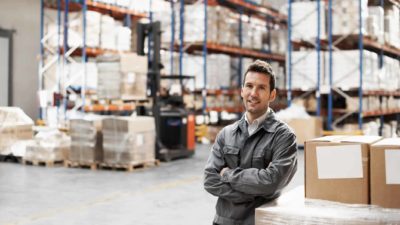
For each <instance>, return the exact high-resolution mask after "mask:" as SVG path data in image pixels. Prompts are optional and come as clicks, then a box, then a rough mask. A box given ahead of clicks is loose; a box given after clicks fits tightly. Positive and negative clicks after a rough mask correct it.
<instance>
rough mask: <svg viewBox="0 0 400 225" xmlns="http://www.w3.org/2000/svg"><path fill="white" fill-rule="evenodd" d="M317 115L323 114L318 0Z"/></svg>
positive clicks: (318, 7)
mask: <svg viewBox="0 0 400 225" xmlns="http://www.w3.org/2000/svg"><path fill="white" fill-rule="evenodd" d="M317 18H318V19H317V43H316V46H317V91H316V93H315V94H316V96H317V116H320V115H321V91H320V82H321V43H320V39H321V38H320V35H321V2H320V0H317Z"/></svg>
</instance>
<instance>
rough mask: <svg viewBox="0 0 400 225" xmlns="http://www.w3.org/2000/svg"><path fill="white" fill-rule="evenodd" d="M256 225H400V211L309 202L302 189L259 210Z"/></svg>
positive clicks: (298, 188)
mask: <svg viewBox="0 0 400 225" xmlns="http://www.w3.org/2000/svg"><path fill="white" fill-rule="evenodd" d="M255 224H256V225H264V224H346V225H353V224H354V225H359V224H400V209H387V208H381V207H378V206H374V205H361V204H343V203H338V202H331V201H324V200H315V199H305V198H304V186H300V187H297V188H295V189H293V190H291V191H290V192H287V193H284V194H282V196H281V197H279V198H278V199H276V200H275V201H273V202H270V203H268V204H265V205H263V206H261V207H259V208H257V209H256V223H255Z"/></svg>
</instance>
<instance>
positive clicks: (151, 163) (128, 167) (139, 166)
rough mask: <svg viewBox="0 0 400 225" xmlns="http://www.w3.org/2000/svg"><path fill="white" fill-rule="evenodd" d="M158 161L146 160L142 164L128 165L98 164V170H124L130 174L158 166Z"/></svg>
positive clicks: (133, 163) (132, 163)
mask: <svg viewBox="0 0 400 225" xmlns="http://www.w3.org/2000/svg"><path fill="white" fill-rule="evenodd" d="M159 165H160V160H158V159H154V160H148V161H143V162H131V163H129V164H122V163H105V162H103V163H100V164H99V168H101V169H111V170H124V171H127V172H132V171H134V170H140V169H145V168H149V167H154V166H159Z"/></svg>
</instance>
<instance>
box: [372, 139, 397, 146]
mask: <svg viewBox="0 0 400 225" xmlns="http://www.w3.org/2000/svg"><path fill="white" fill-rule="evenodd" d="M372 146H374V147H377V146H400V138H385V139H382V140H380V141H378V142H376V143H375V144H373V145H372Z"/></svg>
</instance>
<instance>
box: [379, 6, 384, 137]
mask: <svg viewBox="0 0 400 225" xmlns="http://www.w3.org/2000/svg"><path fill="white" fill-rule="evenodd" d="M379 5H380V6H381V7H382V9H383V7H384V2H383V0H380V4H379ZM383 65H384V60H383V49H382V48H381V50H380V51H379V69H381V70H382V68H383ZM379 100H380V101H381V104H382V96H380V97H379ZM379 122H380V126H379V135H380V136H382V133H383V125H384V118H383V115H380V118H379Z"/></svg>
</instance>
